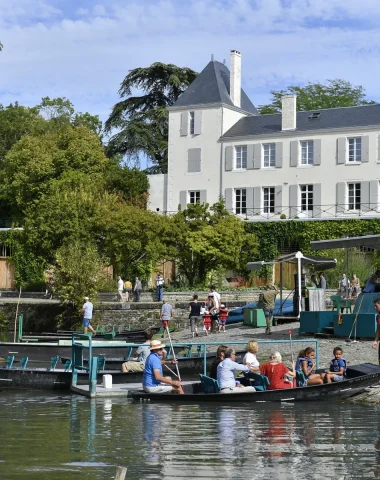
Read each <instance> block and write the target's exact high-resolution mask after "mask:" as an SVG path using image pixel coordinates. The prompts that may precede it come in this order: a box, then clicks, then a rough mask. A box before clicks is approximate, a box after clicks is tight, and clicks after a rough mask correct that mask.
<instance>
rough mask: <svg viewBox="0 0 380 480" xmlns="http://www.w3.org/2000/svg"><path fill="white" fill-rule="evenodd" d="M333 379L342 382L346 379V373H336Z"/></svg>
mask: <svg viewBox="0 0 380 480" xmlns="http://www.w3.org/2000/svg"><path fill="white" fill-rule="evenodd" d="M332 379H333V382H341V381H342V380H344V375H334V376H333V378H332Z"/></svg>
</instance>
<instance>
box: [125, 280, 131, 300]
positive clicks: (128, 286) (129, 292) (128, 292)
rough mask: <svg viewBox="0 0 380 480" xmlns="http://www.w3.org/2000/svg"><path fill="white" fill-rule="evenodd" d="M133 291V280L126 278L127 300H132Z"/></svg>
mask: <svg viewBox="0 0 380 480" xmlns="http://www.w3.org/2000/svg"><path fill="white" fill-rule="evenodd" d="M131 293H132V282H131V281H130V280H126V281H125V282H124V295H125V297H124V298H125V301H126V302H128V301H129V300H131Z"/></svg>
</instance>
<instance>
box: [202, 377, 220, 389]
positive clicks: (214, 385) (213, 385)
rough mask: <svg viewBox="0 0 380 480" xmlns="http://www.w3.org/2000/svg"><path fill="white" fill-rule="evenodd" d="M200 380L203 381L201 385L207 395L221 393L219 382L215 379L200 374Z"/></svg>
mask: <svg viewBox="0 0 380 480" xmlns="http://www.w3.org/2000/svg"><path fill="white" fill-rule="evenodd" d="M199 378H200V379H201V383H202V385H203V390H204V392H205V393H219V392H220V387H219V382H218V381H217V380H215V379H214V378H211V377H207V375H202V374H201V373H200V374H199Z"/></svg>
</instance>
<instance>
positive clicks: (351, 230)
mask: <svg viewBox="0 0 380 480" xmlns="http://www.w3.org/2000/svg"><path fill="white" fill-rule="evenodd" d="M245 228H246V231H247V232H250V233H253V234H254V235H256V237H257V240H258V249H257V250H256V251H255V252H253V255H252V257H251V259H250V261H254V260H266V261H270V260H274V259H275V258H276V257H277V256H278V254H279V249H283V248H287V247H289V246H290V245H295V246H296V247H297V249H298V250H300V251H302V253H306V254H311V255H321V256H326V257H331V256H332V254H331V251H329V250H321V251H315V250H312V249H311V247H310V242H311V241H313V240H324V239H334V238H343V237H355V236H362V235H369V234H373V235H376V234H380V220H378V219H368V220H366V219H350V220H330V221H326V222H321V221H308V222H303V221H300V220H291V221H288V222H268V223H264V222H252V223H246V224H245ZM373 258H374V262H376V260H380V259H378V258H377V257H376V255H374V257H373ZM339 273H343V272H339ZM352 273H357V274H358V276H359V273H358V272H352ZM359 278H360V277H359ZM360 280H363V279H362V278H360Z"/></svg>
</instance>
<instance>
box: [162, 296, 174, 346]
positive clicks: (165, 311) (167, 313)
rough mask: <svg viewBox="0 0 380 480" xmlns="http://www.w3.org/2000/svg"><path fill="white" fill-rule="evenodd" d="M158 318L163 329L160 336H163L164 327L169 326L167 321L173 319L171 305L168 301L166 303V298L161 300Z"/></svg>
mask: <svg viewBox="0 0 380 480" xmlns="http://www.w3.org/2000/svg"><path fill="white" fill-rule="evenodd" d="M160 318H161V322H162V328H163V329H164V334H163V335H162V337H161V338H165V331H166V328H169V322H170V321H171V320H173V307H172V306H171V305H170V303H167V302H166V300H162V307H161V312H160Z"/></svg>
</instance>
